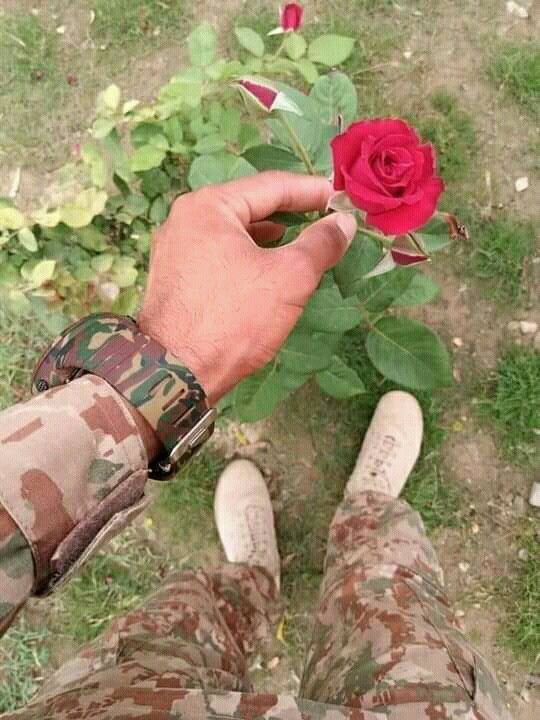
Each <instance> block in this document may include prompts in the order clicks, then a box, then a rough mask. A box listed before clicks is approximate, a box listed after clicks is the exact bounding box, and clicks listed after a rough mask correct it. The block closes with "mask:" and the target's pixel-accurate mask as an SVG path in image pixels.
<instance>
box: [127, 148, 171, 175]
mask: <svg viewBox="0 0 540 720" xmlns="http://www.w3.org/2000/svg"><path fill="white" fill-rule="evenodd" d="M166 154H167V153H166V151H165V150H161V149H160V148H157V147H155V146H154V145H143V146H142V147H139V148H137V150H135V152H134V153H133V155H132V157H131V161H130V168H131V170H132V171H133V172H143V171H144V170H151V169H152V168H155V167H159V166H160V165H161V163H162V162H163V160H164V159H165V156H166Z"/></svg>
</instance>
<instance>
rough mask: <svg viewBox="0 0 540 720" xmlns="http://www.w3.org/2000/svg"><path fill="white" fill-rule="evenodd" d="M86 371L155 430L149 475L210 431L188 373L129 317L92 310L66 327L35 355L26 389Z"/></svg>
mask: <svg viewBox="0 0 540 720" xmlns="http://www.w3.org/2000/svg"><path fill="white" fill-rule="evenodd" d="M87 373H91V374H92V375H97V376H99V377H100V378H102V379H103V380H105V381H106V382H108V383H109V384H110V385H112V387H114V388H115V389H116V390H117V391H118V392H119V393H120V395H122V396H123V397H124V398H125V400H126V401H127V402H128V403H130V404H131V405H133V406H134V407H135V408H136V409H137V410H138V412H140V413H141V415H142V416H143V417H144V418H145V419H146V421H147V422H148V424H149V425H150V427H151V428H152V429H153V430H154V431H155V433H156V435H157V437H158V439H159V440H160V441H161V443H162V445H163V449H164V450H163V454H162V455H161V456H160V457H159V458H158V459H157V460H156V461H154V462H153V463H152V465H151V466H150V468H149V477H150V478H152V479H155V480H164V479H167V478H169V477H170V476H171V475H172V474H173V473H174V472H175V471H176V470H177V468H178V466H179V465H181V464H183V463H185V462H186V461H187V460H189V458H191V457H192V456H193V455H194V454H195V453H196V452H197V450H199V448H200V447H201V446H202V445H203V443H204V442H206V440H208V438H209V437H210V436H211V434H212V432H213V431H214V423H215V419H216V414H217V413H216V409H215V408H210V407H209V406H208V403H207V400H206V395H205V392H204V390H203V388H202V387H201V386H200V384H199V383H198V382H197V380H196V378H195V376H194V375H193V373H192V372H191V371H190V370H189V369H188V368H186V367H185V366H184V365H182V362H181V361H180V360H178V359H177V358H175V357H174V356H173V355H172V354H171V353H169V352H168V351H167V350H166V349H165V348H164V347H163V346H162V345H160V343H158V342H157V341H156V340H153V339H152V338H151V337H149V336H148V335H145V334H144V333H143V332H142V331H141V330H140V329H139V327H138V326H137V323H136V322H135V320H134V319H133V318H131V317H128V316H121V315H115V314H113V313H96V314H94V315H89V316H87V317H85V318H83V319H82V320H79V321H78V322H75V323H74V324H73V325H71V326H69V327H68V328H67V329H66V330H64V332H63V333H62V334H61V335H60V336H59V337H57V338H56V339H55V340H54V341H53V343H52V344H51V345H50V346H49V348H48V349H47V350H46V351H45V352H44V353H43V355H42V356H41V358H40V360H39V362H38V364H37V367H36V369H35V371H34V375H33V377H32V393H34V394H36V393H40V392H44V391H46V390H48V389H49V388H51V387H56V386H58V385H63V384H65V383H68V382H71V381H72V380H74V379H75V378H78V377H81V376H82V375H85V374H87Z"/></svg>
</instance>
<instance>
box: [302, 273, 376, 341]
mask: <svg viewBox="0 0 540 720" xmlns="http://www.w3.org/2000/svg"><path fill="white" fill-rule="evenodd" d="M361 320H362V313H361V312H360V310H359V309H358V300H357V298H356V297H354V296H353V297H349V298H343V297H342V296H341V293H340V292H339V290H338V288H337V286H335V285H334V286H333V287H327V288H322V289H320V290H317V291H316V292H314V293H313V295H312V296H311V298H310V299H309V301H308V303H307V305H306V307H305V308H304V312H303V313H302V316H301V319H300V322H301V324H302V326H303V327H306V328H309V329H310V330H318V331H322V332H330V333H344V332H347V330H351V329H352V328H353V327H356V326H357V325H358V324H359V323H360V321H361Z"/></svg>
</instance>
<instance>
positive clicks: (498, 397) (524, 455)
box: [479, 346, 540, 465]
mask: <svg viewBox="0 0 540 720" xmlns="http://www.w3.org/2000/svg"><path fill="white" fill-rule="evenodd" d="M479 408H480V412H481V415H482V416H484V417H486V418H488V419H489V420H490V421H491V422H492V423H493V424H494V426H495V428H496V430H497V431H498V433H499V436H500V442H501V446H502V449H503V452H504V453H505V455H506V457H507V458H508V459H509V460H511V461H512V462H515V463H518V464H524V465H527V464H534V462H535V460H536V459H538V457H539V450H538V430H539V428H540V353H537V352H534V350H531V349H529V348H524V347H519V346H514V347H511V348H509V349H507V350H506V351H505V352H504V353H503V354H502V355H501V357H500V358H499V360H498V362H497V369H496V371H495V373H494V374H493V376H492V377H491V378H489V379H488V381H487V382H484V383H483V398H482V400H481V402H480V405H479Z"/></svg>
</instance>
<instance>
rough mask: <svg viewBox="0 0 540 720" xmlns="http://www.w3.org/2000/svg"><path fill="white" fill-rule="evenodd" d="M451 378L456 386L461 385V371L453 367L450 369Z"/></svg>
mask: <svg viewBox="0 0 540 720" xmlns="http://www.w3.org/2000/svg"><path fill="white" fill-rule="evenodd" d="M452 377H453V378H454V380H455V381H456V382H457V384H458V385H459V384H460V383H461V379H462V378H461V371H460V369H459V368H458V367H454V368H453V369H452Z"/></svg>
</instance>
